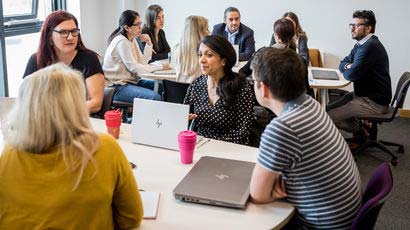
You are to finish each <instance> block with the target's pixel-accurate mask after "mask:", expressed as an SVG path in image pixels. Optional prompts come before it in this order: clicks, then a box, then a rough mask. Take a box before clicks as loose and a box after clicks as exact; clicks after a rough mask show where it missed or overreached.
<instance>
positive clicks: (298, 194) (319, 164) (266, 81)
mask: <svg viewBox="0 0 410 230" xmlns="http://www.w3.org/2000/svg"><path fill="white" fill-rule="evenodd" d="M251 68H252V70H253V74H252V79H250V80H252V81H254V83H255V84H254V88H255V94H256V98H257V100H258V102H259V103H260V104H261V105H263V106H265V107H267V108H268V109H270V110H272V111H273V112H274V113H275V114H276V115H277V117H276V118H274V119H273V120H272V121H271V122H270V124H269V125H268V126H267V127H266V129H265V131H264V132H263V134H262V137H261V143H260V147H259V154H258V158H257V164H256V166H255V169H254V171H253V175H252V180H251V185H250V191H251V198H252V201H253V202H255V203H268V202H271V201H274V200H276V199H281V198H285V199H286V201H287V202H289V203H291V204H292V205H293V206H294V207H295V209H296V214H295V215H294V217H293V218H292V219H291V220H290V222H289V223H288V224H287V226H285V229H349V228H350V225H351V222H352V220H353V218H354V216H355V215H356V213H357V211H358V210H359V208H360V205H361V200H362V192H361V181H360V175H359V171H358V169H357V166H356V164H355V162H354V160H353V157H352V154H351V152H350V150H349V147H348V146H347V144H346V142H345V140H344V139H343V137H342V135H341V134H340V133H339V131H338V129H337V128H336V126H335V125H334V124H333V122H332V120H331V119H330V117H329V116H328V115H327V114H326V112H325V111H324V110H323V109H322V107H321V106H320V104H319V103H318V102H316V101H315V100H314V99H312V98H311V97H309V96H307V95H306V94H305V85H304V76H305V74H306V68H304V65H303V60H302V59H301V58H300V57H299V56H298V55H297V54H296V52H295V51H293V50H290V49H276V48H272V47H269V48H265V49H262V50H261V51H260V52H258V53H257V54H256V55H255V58H254V59H253V61H252V63H251Z"/></svg>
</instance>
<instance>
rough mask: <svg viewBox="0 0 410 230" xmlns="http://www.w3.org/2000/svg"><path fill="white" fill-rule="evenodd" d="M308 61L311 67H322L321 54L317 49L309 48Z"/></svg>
mask: <svg viewBox="0 0 410 230" xmlns="http://www.w3.org/2000/svg"><path fill="white" fill-rule="evenodd" d="M309 61H310V64H311V65H312V66H313V67H323V62H322V56H321V55H320V51H319V50H318V49H313V48H310V49H309Z"/></svg>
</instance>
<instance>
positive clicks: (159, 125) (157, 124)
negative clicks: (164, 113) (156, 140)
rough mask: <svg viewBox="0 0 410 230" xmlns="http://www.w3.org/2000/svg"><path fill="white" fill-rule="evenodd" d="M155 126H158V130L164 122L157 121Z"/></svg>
mask: <svg viewBox="0 0 410 230" xmlns="http://www.w3.org/2000/svg"><path fill="white" fill-rule="evenodd" d="M155 125H156V126H157V128H159V127H161V125H162V122H161V121H160V120H159V119H157V121H156V122H155Z"/></svg>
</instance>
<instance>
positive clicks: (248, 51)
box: [212, 23, 255, 61]
mask: <svg viewBox="0 0 410 230" xmlns="http://www.w3.org/2000/svg"><path fill="white" fill-rule="evenodd" d="M225 27H226V24H225V23H220V24H216V25H215V26H214V28H213V30H212V35H221V36H223V37H224V38H226V39H228V32H226V31H225ZM235 45H239V61H248V60H249V59H250V58H251V56H252V54H253V53H255V37H254V34H253V30H252V29H251V28H249V27H247V26H245V25H244V24H243V23H241V24H240V25H239V30H238V34H237V35H236V37H235Z"/></svg>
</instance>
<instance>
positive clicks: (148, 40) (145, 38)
mask: <svg viewBox="0 0 410 230" xmlns="http://www.w3.org/2000/svg"><path fill="white" fill-rule="evenodd" d="M138 38H139V39H140V40H141V41H142V42H145V43H147V45H150V46H152V42H151V38H150V37H149V36H148V34H141V35H140V36H138Z"/></svg>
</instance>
